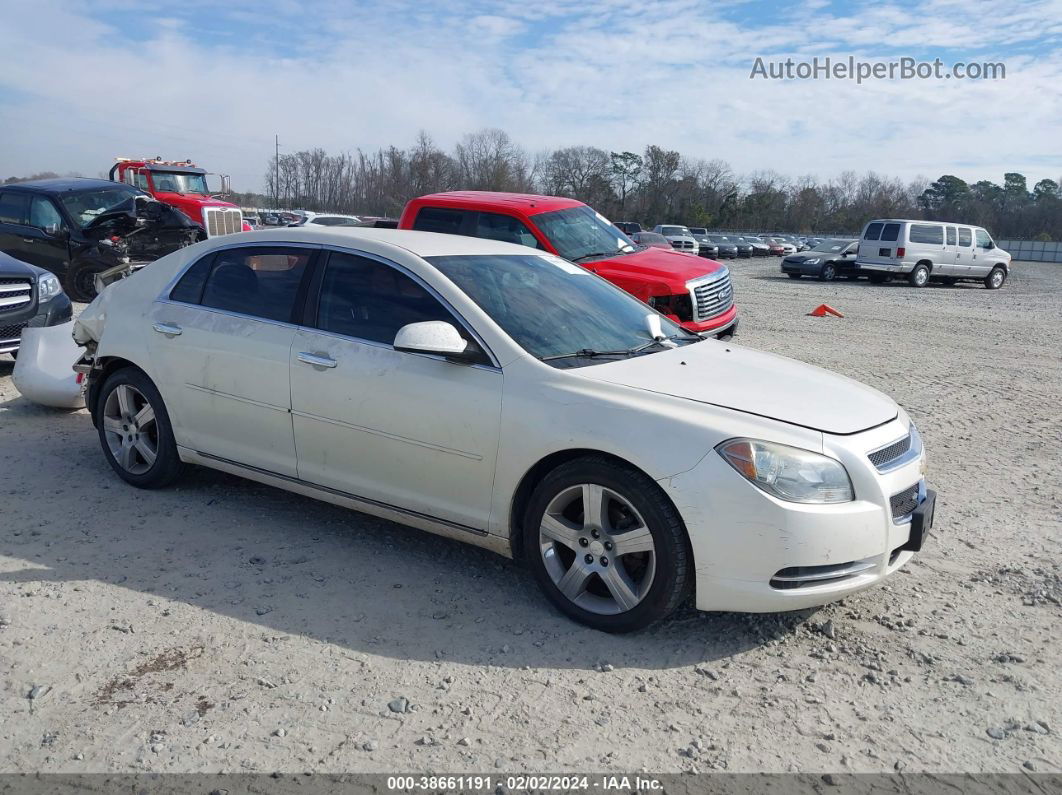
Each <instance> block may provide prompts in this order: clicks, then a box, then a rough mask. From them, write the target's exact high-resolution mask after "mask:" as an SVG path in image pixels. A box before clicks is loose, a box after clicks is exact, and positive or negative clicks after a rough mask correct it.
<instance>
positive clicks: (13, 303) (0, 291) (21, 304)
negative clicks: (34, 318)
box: [0, 279, 33, 317]
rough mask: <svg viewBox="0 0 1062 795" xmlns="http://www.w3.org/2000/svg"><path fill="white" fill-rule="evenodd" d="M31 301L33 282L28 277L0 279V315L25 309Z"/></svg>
mask: <svg viewBox="0 0 1062 795" xmlns="http://www.w3.org/2000/svg"><path fill="white" fill-rule="evenodd" d="M32 302H33V282H31V281H30V280H29V279H0V317H2V316H3V315H5V314H7V313H8V312H17V311H18V310H20V309H25V308H26V307H27V306H29V305H30V304H31V303H32Z"/></svg>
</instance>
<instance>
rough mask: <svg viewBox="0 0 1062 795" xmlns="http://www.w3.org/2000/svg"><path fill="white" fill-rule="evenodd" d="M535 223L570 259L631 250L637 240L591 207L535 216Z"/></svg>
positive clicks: (623, 252)
mask: <svg viewBox="0 0 1062 795" xmlns="http://www.w3.org/2000/svg"><path fill="white" fill-rule="evenodd" d="M534 223H535V225H536V226H538V229H539V231H540V232H542V234H543V235H545V236H546V239H547V240H549V242H550V243H552V244H553V247H554V248H555V249H557V253H558V254H560V255H561V256H562V257H564V258H565V259H566V260H571V261H572V262H581V261H582V260H588V259H594V258H600V257H612V256H616V255H617V254H630V253H631V252H633V251H634V250H635V248H634V243H632V242H631V239H630V238H629V237H627V236H626V235H625V234H623V232H621V231H620V230H619V229H617V228H616V227H615V226H613V225H612V224H611V223H609V221H608V219H607V218H605V217H604V216H603V215H601V214H600V213H596V212H594V211H593V210H591V209H590V208H589V207H585V206H584V207H570V208H568V209H567V210H554V211H553V212H549V213H539V214H538V215H536V216H534Z"/></svg>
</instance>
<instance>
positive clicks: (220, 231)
mask: <svg viewBox="0 0 1062 795" xmlns="http://www.w3.org/2000/svg"><path fill="white" fill-rule="evenodd" d="M203 222H204V226H205V227H206V233H207V237H217V236H218V235H231V234H235V233H236V232H242V231H243V213H242V212H240V210H239V209H238V208H236V207H204V208H203Z"/></svg>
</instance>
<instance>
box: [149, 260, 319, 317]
mask: <svg viewBox="0 0 1062 795" xmlns="http://www.w3.org/2000/svg"><path fill="white" fill-rule="evenodd" d="M312 255H313V252H312V251H311V250H309V249H304V248H284V247H279V246H261V247H255V248H234V249H224V250H222V251H218V252H217V253H215V254H214V255H213V259H212V260H211V258H209V257H208V258H206V261H209V262H210V265H209V273H208V274H206V278H205V279H204V284H203V286H202V293H201V295H202V297H201V299H200V300H199V301H195V300H191V299H194V297H195V288H196V280H197V279H198V278H201V276H202V268H203V267H205V266H203V265H201V264H200V263H202V262H203V261H204V260H200V262H199V263H196V265H195V266H193V267H192V268H190V269H189V270H188V272H186V273H185V275H184V277H183V278H182V279H181V281H180V282H178V283H177V286H176V287H175V288H174V292H173V293H171V294H170V297H171V298H173V299H174V300H189V302H190V303H199V304H201V305H202V306H205V307H209V308H211V309H221V310H224V311H226V312H236V313H239V314H241V315H249V316H251V317H257V318H262V319H263V320H275V321H278V322H281V323H291V322H293V321H294V317H293V314H294V311H295V298H296V295H297V294H298V292H299V283H300V282H301V281H302V278H303V275H304V274H305V273H306V267H307V266H308V265H309V262H310V257H311V256H312ZM185 279H188V280H189V281H188V283H187V284H186V283H185ZM180 296H184V298H182V297H180Z"/></svg>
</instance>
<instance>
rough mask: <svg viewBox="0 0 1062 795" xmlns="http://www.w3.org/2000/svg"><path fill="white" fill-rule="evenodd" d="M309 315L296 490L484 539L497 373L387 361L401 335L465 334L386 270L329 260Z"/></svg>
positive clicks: (407, 359) (347, 255) (399, 357)
mask: <svg viewBox="0 0 1062 795" xmlns="http://www.w3.org/2000/svg"><path fill="white" fill-rule="evenodd" d="M315 296H316V301H315ZM310 304H311V309H310V311H309V317H308V318H307V323H308V326H312V327H303V328H300V329H299V330H298V332H297V333H296V335H295V343H294V345H293V346H292V349H291V400H292V417H293V420H294V427H295V444H296V447H297V448H298V458H299V478H300V479H302V480H306V481H309V482H311V483H315V484H318V485H321V486H326V487H329V488H332V489H336V490H339V491H341V492H343V493H345V494H350V495H354V496H356V497H358V498H361V499H363V500H366V499H367V500H370V501H374V502H377V503H382V504H383V505H386V506H389V507H395V508H399V509H402V510H405V511H410V512H414V513H419V514H425V515H427V516H431V517H434V518H439V519H443V520H444V521H448V522H452V523H456V524H458V525H461V526H462V527H463V528H465V529H467V528H472V529H475V530H486V529H487V520H488V518H489V515H490V501H491V492H492V488H493V483H494V466H495V460H496V455H497V449H498V435H499V425H500V421H501V400H502V372H501V370H500V369H498V368H496V367H494V366H490V365H488V364H486V363H485V364H484V365H468V364H455V363H453V362H449V361H446V360H445V359H443V358H441V357H438V356H429V355H424V354H416V353H408V352H405V351H396V350H395V349H394V347H393V345H392V343H393V342H394V339H395V335H396V334H397V333H398V330H399V329H400V328H401V327H402V326H404V325H407V324H408V323H416V322H422V321H429V320H441V321H445V322H448V323H452V324H454V326H455V327H456V328H458V329H459V330H460V331H461V332H462V333H463V334H469V333H470V332H468V330H467V327H466V326H465V325H464V324H463V323H462V321H461V320H460V319H459V318H457V317H456V315H455V314H454V313H453V312H452V310H451V309H450V308H449V307H448V306H446V305H445V304H444V303H443V302H442V301H441V300H440V299H439V298H438V296H437V295H436V294H435V293H434V292H433V291H432V290H431V289H429V288H428V287H427V286H426V285H425V284H424V283H423V282H422V281H421V280H419V279H417V278H416V277H414V276H413V275H412V274H411V273H409V272H408V271H405V270H404V269H402V268H401V267H399V266H398V265H396V264H394V263H391V262H387V261H384V260H381V259H378V258H376V257H371V256H369V255H364V254H355V253H352V252H331V253H329V255H328V259H327V262H326V264H325V265H324V268H323V270H322V272H321V276H320V277H319V279H316V280H315V287H313V288H312V289H311V299H310ZM315 304H316V305H315Z"/></svg>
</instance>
